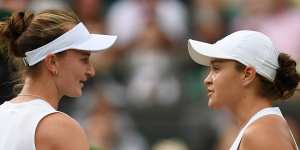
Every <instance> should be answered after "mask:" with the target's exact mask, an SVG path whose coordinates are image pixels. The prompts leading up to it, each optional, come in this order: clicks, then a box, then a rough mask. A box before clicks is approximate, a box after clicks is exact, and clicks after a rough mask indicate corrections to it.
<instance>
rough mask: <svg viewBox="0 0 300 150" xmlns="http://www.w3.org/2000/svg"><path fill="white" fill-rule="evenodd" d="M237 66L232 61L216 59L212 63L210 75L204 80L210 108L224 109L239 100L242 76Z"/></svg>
mask: <svg viewBox="0 0 300 150" xmlns="http://www.w3.org/2000/svg"><path fill="white" fill-rule="evenodd" d="M235 65H236V64H235V62H234V61H230V60H220V59H216V60H213V61H212V62H211V64H210V71H209V74H208V75H207V77H206V78H205V80H204V84H205V85H206V87H207V91H208V98H209V101H208V106H209V107H210V108H223V107H224V106H226V105H230V104H231V103H234V102H235V101H236V100H238V99H239V96H240V94H239V91H240V90H241V89H242V86H241V79H242V78H241V77H242V76H241V75H242V74H241V72H239V71H237V69H236V68H235Z"/></svg>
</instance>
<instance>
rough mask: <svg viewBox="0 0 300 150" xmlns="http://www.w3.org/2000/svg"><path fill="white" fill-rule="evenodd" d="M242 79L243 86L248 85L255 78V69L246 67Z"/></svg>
mask: <svg viewBox="0 0 300 150" xmlns="http://www.w3.org/2000/svg"><path fill="white" fill-rule="evenodd" d="M242 78H243V85H244V86H247V85H250V84H251V83H252V82H253V81H254V80H255V78H256V69H255V68H254V67H249V66H247V67H246V68H245V69H244V70H243V76H242Z"/></svg>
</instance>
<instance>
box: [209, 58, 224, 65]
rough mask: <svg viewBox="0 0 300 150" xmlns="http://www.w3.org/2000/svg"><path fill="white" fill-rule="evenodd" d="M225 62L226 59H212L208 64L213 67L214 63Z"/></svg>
mask: <svg viewBox="0 0 300 150" xmlns="http://www.w3.org/2000/svg"><path fill="white" fill-rule="evenodd" d="M225 61H227V60H226V59H213V60H212V61H210V64H211V65H213V64H215V63H223V62H225Z"/></svg>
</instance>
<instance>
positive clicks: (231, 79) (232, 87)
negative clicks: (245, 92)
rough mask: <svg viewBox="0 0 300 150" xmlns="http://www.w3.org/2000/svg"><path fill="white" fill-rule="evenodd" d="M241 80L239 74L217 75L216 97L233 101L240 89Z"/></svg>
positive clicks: (215, 83) (215, 84)
mask: <svg viewBox="0 0 300 150" xmlns="http://www.w3.org/2000/svg"><path fill="white" fill-rule="evenodd" d="M239 85H240V82H239V80H238V77H237V76H233V75H226V74H225V75H223V76H216V78H215V81H214V88H215V91H216V95H215V96H216V99H218V100H220V101H226V102H229V101H233V100H234V99H235V97H236V95H238V93H239V91H240V88H241V87H240V86H239Z"/></svg>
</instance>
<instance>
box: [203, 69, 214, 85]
mask: <svg viewBox="0 0 300 150" xmlns="http://www.w3.org/2000/svg"><path fill="white" fill-rule="evenodd" d="M203 82H204V84H205V85H206V86H208V85H210V84H212V77H211V72H209V74H208V75H207V76H206V78H205V79H204V80H203Z"/></svg>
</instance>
